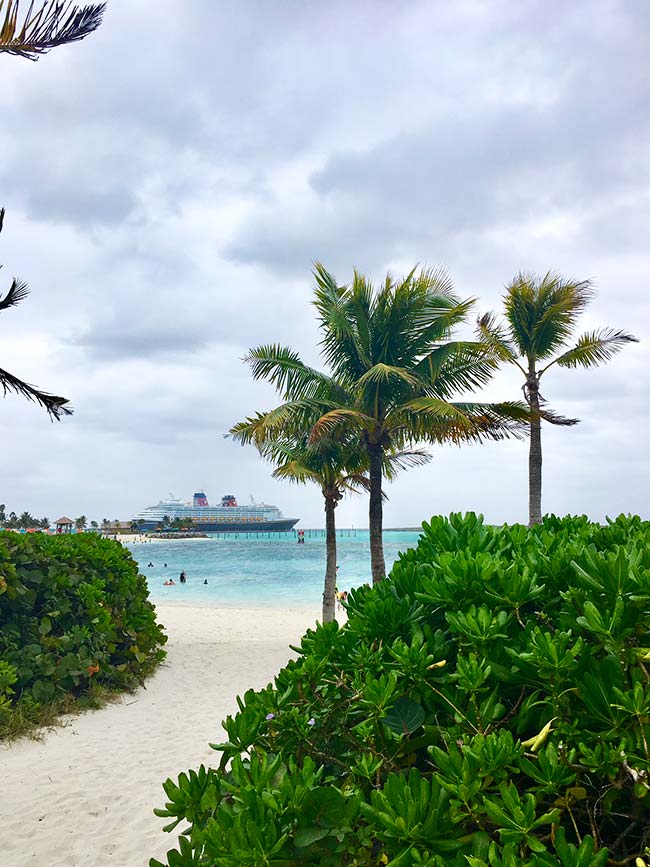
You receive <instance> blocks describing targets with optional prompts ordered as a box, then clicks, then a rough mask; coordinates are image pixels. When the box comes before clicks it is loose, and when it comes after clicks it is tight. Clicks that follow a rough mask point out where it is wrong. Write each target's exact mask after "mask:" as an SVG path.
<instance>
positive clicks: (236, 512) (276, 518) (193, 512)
mask: <svg viewBox="0 0 650 867" xmlns="http://www.w3.org/2000/svg"><path fill="white" fill-rule="evenodd" d="M251 501H252V502H251V504H250V505H247V506H240V505H239V504H238V503H237V500H236V499H235V497H233V495H232V494H226V496H225V497H222V498H221V503H219V505H218V506H211V505H210V504H209V503H208V498H207V497H206V495H205V493H204V492H203V491H197V492H196V493H195V494H194V496H193V498H192V502H191V503H184V502H183V501H182V500H177V499H175V498H174V497H170V499H169V500H161V501H160V502H159V503H158V505H156V506H147V508H146V509H144V510H143V511H142V512H139V513H138V514H137V515H135V516H134V518H133V520H134V521H136V522H137V523H138V524H139V525H140V527H141V529H142V530H156V529H157V528H159V527H161V526H163V520H164V518H168V520H169V521H173V520H174V519H175V518H180V519H181V521H182V522H183V527H187V528H188V529H192V530H202V531H203V532H206V533H258V532H264V533H268V532H272V533H283V532H286V531H287V530H291V528H292V527H293V526H294V525H295V524H297V523H298V521H299V520H300V519H299V518H285V517H284V516H283V515H282V512H281V511H280V510H279V509H278V508H277V506H269V505H267V504H266V503H256V502H254V501H253V498H252V497H251ZM165 523H167V522H165Z"/></svg>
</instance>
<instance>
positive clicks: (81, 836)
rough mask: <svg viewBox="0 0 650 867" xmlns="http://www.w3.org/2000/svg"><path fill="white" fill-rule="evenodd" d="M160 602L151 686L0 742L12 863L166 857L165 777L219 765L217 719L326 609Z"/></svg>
mask: <svg viewBox="0 0 650 867" xmlns="http://www.w3.org/2000/svg"><path fill="white" fill-rule="evenodd" d="M154 604H155V605H156V612H157V616H158V619H159V621H160V622H161V623H162V624H163V626H164V627H165V631H166V632H167V634H168V636H169V641H168V643H167V645H166V648H167V652H168V656H167V660H166V661H165V662H164V663H163V664H162V665H161V666H160V667H159V668H158V670H157V671H156V673H155V674H154V675H153V676H152V677H151V678H150V679H149V680H148V681H147V682H146V686H145V687H143V688H141V689H139V690H138V691H137V692H135V693H133V694H128V693H127V694H125V695H124V696H123V697H122V698H121V699H120V700H119V701H117V702H116V703H115V704H109V705H106V706H105V707H103V708H101V709H99V710H94V711H87V712H85V713H83V714H81V715H79V716H71V717H64V718H63V720H62V722H63V725H62V726H59V727H57V728H54V729H52V730H49V731H45V732H44V737H43V740H42V741H33V740H28V739H23V740H19V741H15V742H12V743H11V744H8V745H0V778H2V779H3V781H4V785H5V788H4V791H5V794H6V810H5V813H4V819H3V823H2V828H1V829H0V851H2V852H3V854H4V856H5V859H6V863H7V864H11V867H32V865H34V864H47V865H48V867H97V865H103V864H107V863H114V864H116V865H119V867H142V865H144V864H147V863H148V860H149V858H150V857H154V858H158V859H162V860H164V855H165V853H166V852H167V851H168V850H169V849H171V848H173V847H174V846H175V845H176V840H177V837H178V835H177V834H176V833H171V834H166V833H164V832H163V830H162V827H163V825H164V824H165V820H163V819H160V818H158V817H156V816H155V815H154V814H153V809H154V807H162V806H163V805H164V803H165V800H166V796H165V793H164V791H163V788H162V784H163V782H164V781H165V780H166V779H167V778H168V777H171V778H172V779H174V780H175V779H176V778H177V776H178V774H179V773H181V772H182V771H186V770H187V769H189V768H193V769H196V768H198V766H199V765H201V764H205V765H214V764H216V763H217V762H218V753H216V752H215V751H214V750H212V749H210V747H209V743H210V742H212V743H215V742H219V741H221V740H223V739H224V738H225V733H224V731H223V729H222V728H221V721H222V720H223V719H225V718H226V716H227V715H228V714H233V713H235V712H236V711H237V702H236V696H237V695H243V693H244V692H246V690H248V689H251V688H252V689H261V688H263V687H264V686H266V684H268V683H269V682H270V681H272V680H273V677H274V676H275V675H276V674H277V673H278V671H279V670H280V669H281V668H282V667H283V666H284V665H286V663H287V662H288V661H289V659H291V658H294V657H295V655H296V654H295V653H294V652H293V651H292V650H291V648H290V645H297V644H299V642H300V639H301V637H302V635H304V633H305V631H306V630H307V629H309V628H312V627H314V626H315V625H316V621H317V619H319V616H320V607H319V606H312V607H309V608H300V609H296V608H293V609H284V610H282V609H268V608H266V609H265V608H249V607H246V608H242V607H239V608H235V607H232V608H223V609H222V610H220V609H219V608H212V607H206V606H204V605H202V606H201V607H199V606H198V605H187V606H186V605H167V604H156V603H154ZM3 863H4V862H3Z"/></svg>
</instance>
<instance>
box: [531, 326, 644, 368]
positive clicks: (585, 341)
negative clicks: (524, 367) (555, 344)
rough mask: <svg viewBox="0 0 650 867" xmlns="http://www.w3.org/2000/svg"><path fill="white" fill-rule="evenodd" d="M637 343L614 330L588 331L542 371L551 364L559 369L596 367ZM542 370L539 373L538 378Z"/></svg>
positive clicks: (621, 332) (631, 336)
mask: <svg viewBox="0 0 650 867" xmlns="http://www.w3.org/2000/svg"><path fill="white" fill-rule="evenodd" d="M638 342H639V341H638V339H637V338H636V337H634V336H633V335H632V334H628V333H627V332H626V331H617V330H616V329H614V328H601V329H600V330H599V331H588V332H586V333H585V334H583V335H581V336H580V337H579V339H578V341H577V343H576V345H575V346H574V347H573V348H572V349H569V350H568V351H567V352H564V353H563V354H562V355H559V356H558V357H557V358H556V359H554V360H553V361H552V362H551V364H547V365H546V367H545V368H544V370H548V368H549V367H551V365H552V364H559V366H560V367H578V366H580V367H596V366H597V365H599V364H604V363H605V362H607V361H609V360H610V358H613V357H614V356H615V355H616V353H617V352H620V350H621V349H622V348H623V347H624V346H625V345H626V344H627V343H638ZM544 370H541V371H540V376H541V374H542V373H544Z"/></svg>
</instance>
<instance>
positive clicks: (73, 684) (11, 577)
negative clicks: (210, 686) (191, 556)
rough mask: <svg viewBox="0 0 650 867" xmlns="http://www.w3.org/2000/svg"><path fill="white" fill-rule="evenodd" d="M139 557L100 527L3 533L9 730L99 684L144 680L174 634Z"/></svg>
mask: <svg viewBox="0 0 650 867" xmlns="http://www.w3.org/2000/svg"><path fill="white" fill-rule="evenodd" d="M166 640H167V639H166V636H165V635H164V633H163V631H162V628H161V626H160V625H159V624H157V623H156V614H155V609H154V607H153V605H152V604H151V603H150V602H149V600H148V590H147V585H146V581H145V579H144V577H143V576H141V575H139V574H138V568H137V564H136V563H135V561H134V560H133V559H132V558H131V556H130V555H129V553H128V551H127V550H126V549H125V548H123V547H122V546H121V545H119V544H118V543H116V542H112V541H110V540H108V539H102V538H100V537H98V536H96V535H95V534H90V533H89V534H79V535H74V536H46V535H43V534H41V533H34V534H25V535H21V534H16V533H0V736H2V734H3V733H6V732H7V731H8V730H9V729H10V723H11V717H12V715H13V714H17V713H21V714H22V715H23V717H26V718H28V719H29V718H33V719H38V717H39V710H40V709H41V708H42V707H44V706H47V705H50V704H52V703H55V702H57V701H58V700H60V699H62V698H63V697H64V696H70V695H73V696H77V697H78V696H83V695H84V694H85V693H88V692H89V691H90V690H92V689H93V687H94V685H95V684H100V685H101V686H103V687H107V688H110V689H115V690H120V689H129V688H131V687H133V686H135V685H137V684H138V683H141V682H142V680H143V679H144V677H145V676H146V675H147V674H149V673H150V672H151V671H152V669H153V668H154V667H155V666H156V665H157V663H159V662H160V661H161V659H163V657H164V655H165V653H164V650H163V649H162V646H163V644H164V642H165V641H166Z"/></svg>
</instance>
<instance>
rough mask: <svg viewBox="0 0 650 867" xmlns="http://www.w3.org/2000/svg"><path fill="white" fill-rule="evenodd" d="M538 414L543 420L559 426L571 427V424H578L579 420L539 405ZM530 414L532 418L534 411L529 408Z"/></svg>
mask: <svg viewBox="0 0 650 867" xmlns="http://www.w3.org/2000/svg"><path fill="white" fill-rule="evenodd" d="M538 414H539V417H540V418H541V419H543V420H544V421H547V422H549V423H550V424H554V425H557V426H559V427H573V425H575V424H579V422H580V419H579V418H565V416H563V415H558V414H557V413H556V412H554V411H553V410H552V409H548V408H547V407H540V408H539V412H538ZM530 416H531V418H534V417H535V412H533V411H532V410H531V413H530Z"/></svg>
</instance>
